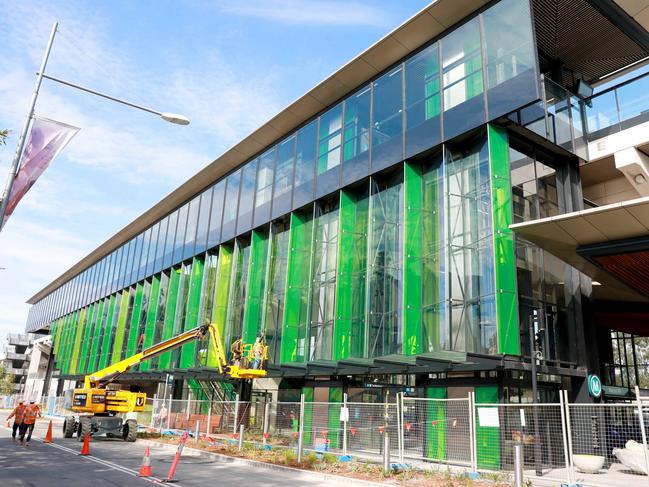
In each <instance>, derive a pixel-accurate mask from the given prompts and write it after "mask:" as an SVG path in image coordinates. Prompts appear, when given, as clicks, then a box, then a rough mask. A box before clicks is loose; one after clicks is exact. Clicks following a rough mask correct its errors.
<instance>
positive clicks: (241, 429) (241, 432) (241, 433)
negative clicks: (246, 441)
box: [239, 423, 243, 451]
mask: <svg viewBox="0 0 649 487" xmlns="http://www.w3.org/2000/svg"><path fill="white" fill-rule="evenodd" d="M241 450H243V423H241V424H240V425H239V451H241Z"/></svg>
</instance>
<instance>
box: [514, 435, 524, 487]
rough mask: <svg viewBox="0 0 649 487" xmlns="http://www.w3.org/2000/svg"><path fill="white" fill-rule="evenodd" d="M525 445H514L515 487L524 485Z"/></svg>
mask: <svg viewBox="0 0 649 487" xmlns="http://www.w3.org/2000/svg"><path fill="white" fill-rule="evenodd" d="M523 482H524V480H523V445H514V487H523Z"/></svg>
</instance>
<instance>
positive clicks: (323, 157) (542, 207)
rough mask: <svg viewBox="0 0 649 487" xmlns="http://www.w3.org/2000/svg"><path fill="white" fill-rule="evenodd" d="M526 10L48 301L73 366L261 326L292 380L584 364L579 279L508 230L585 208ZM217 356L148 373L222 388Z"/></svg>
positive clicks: (490, 21) (274, 361)
mask: <svg viewBox="0 0 649 487" xmlns="http://www.w3.org/2000/svg"><path fill="white" fill-rule="evenodd" d="M532 11H533V2H531V1H530V2H528V1H520V0H500V1H494V2H490V3H488V4H487V5H486V6H485V7H483V8H482V9H481V10H478V11H476V12H473V13H470V12H469V15H468V16H467V17H466V18H465V19H464V20H462V21H461V22H458V23H456V24H455V25H454V26H453V27H451V28H449V29H448V30H446V31H445V32H443V33H442V34H441V35H440V36H437V37H435V38H430V39H429V40H428V41H427V42H426V43H424V44H423V45H422V46H420V47H418V48H417V49H414V50H412V52H410V53H409V54H407V55H406V56H405V57H404V58H403V59H401V60H400V61H399V62H396V63H395V64H394V65H392V66H390V67H389V68H388V69H386V70H385V71H384V72H380V73H377V74H376V75H375V76H374V77H372V78H370V79H366V80H365V81H364V82H363V83H360V85H359V86H357V87H356V88H355V89H353V90H351V91H350V92H349V94H348V95H346V96H345V97H343V98H342V99H340V100H339V101H338V102H336V103H334V104H333V105H331V106H328V107H326V108H325V109H323V110H321V111H320V113H318V114H316V115H315V116H314V117H312V118H311V119H309V120H307V121H306V122H305V123H303V124H302V125H300V126H298V127H295V128H294V129H293V130H291V131H290V132H288V133H285V134H284V135H283V136H281V137H280V138H278V140H277V141H276V142H275V143H273V144H271V145H269V146H267V147H264V148H263V149H261V150H259V151H258V153H257V155H255V156H254V157H252V158H250V159H249V160H248V161H246V162H245V163H243V164H241V165H240V166H238V167H236V168H234V169H233V170H232V171H231V172H230V173H228V174H227V175H225V176H224V177H222V178H220V179H218V180H216V181H212V182H210V184H206V187H205V189H203V190H202V191H200V192H199V193H198V194H196V195H195V196H193V197H192V198H191V199H189V200H188V201H186V202H185V203H184V204H182V205H181V206H179V207H178V208H176V209H174V210H173V211H171V212H170V213H168V214H167V215H165V216H164V217H163V218H161V219H160V220H159V221H157V222H155V223H154V224H152V225H150V226H149V227H148V228H145V229H143V230H142V231H141V232H140V233H139V234H138V235H136V236H134V237H133V238H131V239H130V240H129V241H127V242H125V243H123V244H122V245H120V246H119V247H117V248H114V249H113V250H112V251H111V252H110V253H108V254H106V255H104V256H103V257H102V258H101V259H98V260H97V261H96V262H94V263H93V264H92V265H90V266H88V267H87V268H86V269H85V270H84V271H83V272H80V273H79V274H78V275H76V276H75V277H73V278H72V279H70V280H69V281H68V282H65V283H63V284H62V285H60V286H58V287H57V288H56V289H55V290H53V292H50V293H49V294H48V295H47V296H45V297H44V298H42V299H41V300H39V301H38V302H37V303H35V305H34V306H33V307H32V310H31V312H30V315H29V322H28V325H27V326H28V328H31V329H37V328H46V329H49V331H50V333H51V334H52V336H53V343H54V353H55V356H56V368H57V369H58V370H59V371H60V374H61V376H62V377H69V378H79V377H80V376H82V375H84V374H87V373H90V372H92V371H94V370H96V369H97V368H100V367H105V366H107V365H109V364H111V363H114V362H116V361H118V360H120V359H123V358H124V357H127V356H129V355H131V354H133V353H136V352H138V351H140V350H142V349H143V348H146V347H148V346H151V345H152V344H154V343H156V342H158V341H160V340H163V339H165V338H169V337H171V336H173V335H174V334H176V333H179V332H181V331H183V330H188V329H191V328H193V327H195V326H197V325H199V324H203V323H208V322H211V323H215V324H216V326H218V327H219V329H220V331H221V335H222V336H223V337H224V341H225V344H226V347H228V345H229V343H230V342H231V341H232V340H233V339H234V338H235V337H239V336H241V337H243V339H244V341H245V342H253V341H254V340H255V338H256V337H257V336H262V337H263V338H264V340H265V342H266V344H267V345H268V347H269V376H271V377H278V378H280V377H292V378H293V379H292V380H294V381H295V380H297V381H298V382H295V383H294V386H293V387H297V388H300V387H303V386H305V384H306V382H304V381H307V380H308V379H307V377H311V378H313V377H314V376H317V375H325V376H329V377H330V378H331V380H337V379H333V377H337V376H340V375H345V376H347V377H348V378H350V377H355V376H359V377H361V378H359V379H358V381H359V382H363V381H364V380H365V379H363V378H362V377H365V376H367V375H372V374H376V375H379V376H380V377H381V383H385V385H386V387H388V386H390V387H391V386H392V385H395V384H400V385H402V386H405V385H407V386H413V387H414V386H417V387H419V386H425V385H426V384H429V385H430V387H433V386H434V384H438V385H439V381H440V380H444V379H449V378H450V377H451V376H452V373H451V372H448V376H446V375H445V374H446V372H441V373H440V371H441V370H442V369H435V368H434V367H433V368H430V369H426V367H425V366H423V365H422V364H424V362H426V361H429V363H437V364H439V363H443V362H447V363H450V362H458V361H459V362H465V363H472V364H474V365H475V367H474V369H471V370H474V371H475V374H477V375H475V376H473V375H472V376H471V377H472V378H471V379H459V380H464V381H465V382H466V383H467V384H469V383H472V381H473V380H474V377H475V379H476V380H477V379H478V378H480V377H482V378H486V379H494V378H495V377H498V378H497V379H494V381H496V382H497V384H498V388H499V389H498V390H499V391H501V392H500V393H499V394H500V395H501V397H502V396H503V394H505V393H503V392H502V391H503V387H505V386H506V385H507V384H508V383H509V391H510V392H509V393H507V394H509V396H508V397H507V398H509V399H511V400H514V399H513V398H514V396H516V395H517V394H518V395H520V397H522V396H523V393H520V394H519V393H514V392H512V391H514V390H517V389H516V387H515V383H516V379H517V377H518V376H516V374H509V375H508V373H503V372H502V369H498V370H500V372H498V373H496V372H495V371H496V368H494V367H491V366H490V365H489V361H488V359H489V358H492V359H493V360H497V359H498V357H500V358H502V357H506V356H512V357H518V358H519V359H520V360H521V361H523V362H524V360H525V357H528V358H529V356H530V355H531V349H530V347H531V346H530V341H531V340H542V342H543V344H542V347H543V354H544V357H545V360H547V361H554V362H553V363H556V364H563V365H564V366H566V367H568V368H570V367H574V366H576V365H578V364H581V363H583V360H582V357H580V353H583V352H577V351H576V350H577V349H578V348H580V347H581V348H582V349H583V348H584V347H585V338H584V331H583V326H584V324H583V318H581V316H580V314H581V309H580V307H579V303H578V300H577V299H576V296H579V295H581V294H582V293H584V292H585V291H584V289H582V287H583V286H587V285H588V283H587V279H586V278H585V276H583V275H582V274H581V273H580V272H579V271H577V270H575V269H573V268H572V267H570V266H566V265H564V264H563V263H562V262H561V261H560V260H559V259H557V258H556V257H554V256H553V255H551V254H549V253H548V252H547V251H544V250H543V249H541V248H539V247H538V246H536V245H535V244H533V243H531V242H528V241H526V240H525V239H522V238H520V237H517V236H515V234H514V232H513V231H512V229H511V228H510V225H511V224H512V223H519V222H525V221H530V220H535V219H539V218H546V217H549V216H554V215H558V214H563V213H568V212H571V211H577V210H580V209H583V201H582V198H581V194H580V191H579V190H575V188H578V187H579V184H580V183H579V161H580V158H581V159H583V158H584V155H585V142H584V131H585V127H584V126H583V122H582V119H583V118H584V117H582V105H581V104H580V100H579V99H578V98H577V97H575V96H574V95H571V93H570V92H569V91H568V90H567V89H566V88H565V87H562V86H560V85H558V84H556V83H555V82H554V81H552V80H550V79H547V77H546V78H545V79H544V78H543V76H542V74H541V68H540V63H539V54H538V47H537V43H536V40H535V24H534V19H533V15H532ZM587 117H588V118H587V120H588V124H596V126H597V128H602V127H604V124H603V123H602V122H601V121H596V119H595V118H594V117H593V116H591V115H588V114H587ZM539 310H543V316H544V318H543V324H542V325H539V324H538V320H536V321H535V317H536V316H537V313H538V312H539ZM532 321H534V324H533V325H532V327H533V328H532V332H533V333H534V335H535V336H534V337H530V335H529V333H530V327H529V326H528V324H530V323H531V322H532ZM534 327H536V328H534ZM541 329H542V334H543V337H541V338H539V336H540V335H539V333H540V332H541ZM205 348H206V347H205V344H200V343H199V344H190V345H185V346H184V347H183V348H182V349H180V350H177V351H174V352H171V353H167V354H165V355H162V356H161V357H159V358H157V359H155V360H154V361H152V362H150V363H145V364H142V365H141V366H140V368H139V370H138V372H139V373H143V374H146V373H149V372H168V373H174V374H176V375H177V376H178V377H182V374H183V371H189V370H196V369H199V370H203V371H205V376H204V377H203V379H205V380H211V379H212V376H210V375H209V374H214V372H213V371H214V368H215V365H216V362H215V358H214V357H212V356H210V354H209V353H201V352H202V351H203V350H205ZM472 357H473V358H472ZM483 359H484V360H483ZM381 361H382V362H381ZM380 363H383V364H387V365H385V367H383V368H381V367H380V366H379V364H380ZM521 363H522V362H521ZM394 364H404V367H403V368H399V367H396V369H395V368H394V367H393V365H394ZM476 364H477V365H476ZM481 364H482V365H481ZM415 366H419V367H420V369H417V368H416V367H415ZM327 367H329V369H327ZM345 367H347V368H345ZM408 367H413V369H411V370H410V372H403V371H404V370H406V371H407V370H408ZM481 367H482V368H481ZM490 367H491V368H490ZM327 370H329V372H326V371H327ZM520 370H521V371H522V370H523V367H522V366H521V368H520ZM557 370H559V369H557ZM288 371H290V372H288ZM296 371H297V372H296ZM318 371H319V372H318ZM322 371H325V372H322ZM521 373H523V372H521ZM418 374H419V375H418ZM494 374H496V375H494ZM498 374H500V375H498ZM556 375H558V376H559V375H561V373H560V371H559V372H558V373H557V374H556ZM618 375H620V374H618ZM388 376H389V377H388ZM458 377H460V376H458ZM518 378H520V377H518ZM214 379H215V377H214ZM300 380H302V381H303V382H299V381H300ZM352 380H353V381H355V380H357V379H352ZM508 381H509V382H508ZM548 382H552V379H548ZM286 387H287V388H288V387H289V386H286ZM510 396H511V397H510ZM520 397H519V400H520ZM507 398H505V399H507Z"/></svg>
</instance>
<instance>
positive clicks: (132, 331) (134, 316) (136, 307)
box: [123, 282, 144, 358]
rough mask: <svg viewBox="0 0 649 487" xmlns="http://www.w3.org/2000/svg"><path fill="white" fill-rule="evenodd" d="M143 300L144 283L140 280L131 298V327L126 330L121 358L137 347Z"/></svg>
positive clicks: (127, 355) (130, 353) (128, 355)
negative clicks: (123, 352) (125, 342)
mask: <svg viewBox="0 0 649 487" xmlns="http://www.w3.org/2000/svg"><path fill="white" fill-rule="evenodd" d="M143 302H144V284H143V283H141V282H138V283H137V286H135V299H134V300H133V310H132V311H131V320H130V321H131V327H130V328H129V332H128V336H127V338H128V342H127V344H126V353H125V355H124V357H123V358H126V357H130V356H131V355H133V354H134V353H135V351H136V349H137V344H138V340H139V339H140V321H141V319H142V316H141V315H142V303H143Z"/></svg>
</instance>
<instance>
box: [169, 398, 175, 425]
mask: <svg viewBox="0 0 649 487" xmlns="http://www.w3.org/2000/svg"><path fill="white" fill-rule="evenodd" d="M172 396H173V394H169V409H168V410H167V429H171V428H170V427H169V426H170V424H171V406H173V404H172V402H171V398H172ZM174 426H175V425H174Z"/></svg>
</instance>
